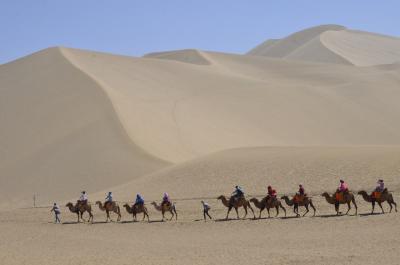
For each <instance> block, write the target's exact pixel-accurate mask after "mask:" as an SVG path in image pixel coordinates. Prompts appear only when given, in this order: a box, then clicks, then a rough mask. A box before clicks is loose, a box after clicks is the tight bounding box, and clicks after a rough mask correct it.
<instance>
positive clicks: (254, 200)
mask: <svg viewBox="0 0 400 265" xmlns="http://www.w3.org/2000/svg"><path fill="white" fill-rule="evenodd" d="M250 202H252V203H257V202H258V199H257V198H251V199H250Z"/></svg>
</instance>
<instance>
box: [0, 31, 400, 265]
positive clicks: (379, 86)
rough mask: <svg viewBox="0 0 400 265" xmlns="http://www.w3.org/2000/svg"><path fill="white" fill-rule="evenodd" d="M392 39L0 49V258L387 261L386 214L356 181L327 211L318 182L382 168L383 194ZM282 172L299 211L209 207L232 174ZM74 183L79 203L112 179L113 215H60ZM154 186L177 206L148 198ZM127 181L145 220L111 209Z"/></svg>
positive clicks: (267, 181)
mask: <svg viewBox="0 0 400 265" xmlns="http://www.w3.org/2000/svg"><path fill="white" fill-rule="evenodd" d="M399 47H400V39H399V38H396V37H391V36H384V35H380V34H375V33H369V32H364V31H359V30H352V29H347V28H345V27H342V26H338V25H322V26H318V27H314V28H310V29H305V30H303V31H300V32H297V33H294V34H292V35H290V36H287V37H284V38H282V39H274V40H267V41H265V42H264V43H261V44H260V45H258V46H256V47H255V48H254V49H251V50H250V51H249V52H248V53H246V54H243V55H240V54H228V53H221V52H212V51H201V50H196V49H187V50H178V51H166V52H155V53H150V54H147V55H145V56H143V57H128V56H121V55H113V54H107V53H100V52H95V51H86V50H80V49H73V48H66V47H52V48H48V49H44V50H42V51H39V52H37V53H34V54H32V55H29V56H26V57H23V58H20V59H18V60H16V61H13V62H10V63H6V64H3V65H0V183H1V185H0V191H1V194H2V195H3V196H2V200H1V202H0V206H1V208H0V233H1V237H0V260H1V261H2V264H12V265H13V264H61V265H63V264H136V263H137V264H160V263H163V264H188V263H189V264H232V263H239V264H301V263H304V264H337V263H338V262H340V263H342V264H343V263H344V264H377V263H385V264H398V260H399V258H400V256H399V254H398V250H399V249H400V239H399V235H400V232H399V231H400V229H399V228H400V225H399V218H400V217H399V214H398V213H395V212H392V213H390V214H388V213H387V214H384V215H383V214H376V215H371V214H370V211H371V205H370V204H369V203H367V202H365V201H364V200H363V199H362V197H361V196H358V195H357V196H356V201H357V204H358V206H359V209H358V215H357V216H355V215H354V213H355V212H354V208H353V209H351V211H350V215H349V216H335V211H334V207H333V206H332V205H330V204H328V203H327V202H326V201H325V199H323V198H322V197H321V196H320V195H321V193H322V192H324V191H328V192H330V193H333V192H334V190H335V188H336V187H337V185H338V180H339V179H340V178H344V179H345V180H346V181H347V182H348V183H349V185H350V188H351V190H353V191H354V192H357V191H359V190H361V189H365V190H367V191H371V190H372V189H373V188H374V186H375V183H376V181H377V179H380V178H383V179H384V180H385V183H386V185H387V186H388V188H389V190H390V191H391V192H392V193H393V195H394V199H395V201H397V202H399V201H400V178H399V175H400V123H399V122H398V121H399V120H400V104H399V103H398V102H399V98H400V63H399V62H400V48H399ZM300 183H302V184H304V185H305V187H306V190H307V192H308V194H310V195H311V196H312V197H313V200H314V202H315V204H316V207H317V216H316V217H311V214H309V215H308V217H304V218H294V214H293V210H292V209H291V208H290V207H288V206H287V205H286V204H284V206H285V207H286V209H287V216H288V218H283V215H282V212H281V215H280V216H278V217H276V218H275V217H274V218H271V219H267V218H266V213H264V215H263V218H262V219H261V220H252V219H251V218H252V217H253V215H252V213H251V212H249V214H248V216H247V219H245V220H235V217H236V216H235V215H236V214H235V213H234V211H233V212H232V213H231V215H230V217H231V219H230V220H228V221H224V220H223V219H224V217H225V215H226V208H225V207H224V206H223V205H222V204H221V202H220V201H217V200H216V198H217V197H218V196H219V195H221V194H223V195H226V196H228V195H229V194H230V193H231V192H232V191H233V187H234V186H235V185H240V186H242V187H243V188H244V190H245V192H246V194H247V196H248V197H257V198H261V197H262V196H263V195H264V194H265V193H266V186H267V185H273V186H274V187H275V188H276V189H277V190H278V193H279V195H280V196H281V195H284V194H289V195H293V194H294V192H295V191H296V189H297V186H298V184H300ZM81 190H86V191H87V192H88V193H89V200H90V201H91V202H92V203H94V201H96V200H103V199H104V197H105V194H106V193H107V192H108V191H113V193H114V197H115V199H116V201H117V202H118V203H119V205H120V206H121V210H122V216H123V219H122V222H120V223H116V222H113V223H105V222H104V221H105V213H104V212H101V211H100V210H99V209H98V208H97V206H95V205H93V209H94V223H93V224H77V223H76V216H75V215H74V214H72V213H70V212H69V211H68V210H67V209H66V208H65V207H64V205H65V204H66V202H68V201H73V202H74V201H76V199H77V198H78V196H79V193H80V191H81ZM165 191H168V192H169V193H170V195H171V197H172V200H173V201H174V202H175V203H176V207H177V209H178V220H177V221H168V222H160V219H161V214H160V213H159V212H158V211H156V210H155V209H154V208H153V207H152V206H151V205H150V202H151V201H153V200H154V201H160V199H161V196H162V194H163V192H165ZM136 193H141V194H142V195H143V196H144V197H145V199H146V205H147V207H148V209H149V214H150V219H151V222H150V223H147V222H137V223H133V222H132V216H129V215H128V214H127V213H126V211H125V209H123V208H122V204H124V203H132V201H133V200H134V198H135V195H136ZM33 196H35V199H36V206H38V207H36V208H32V204H33V201H32V199H33ZM201 199H203V200H206V201H207V202H209V203H210V205H211V207H212V210H211V214H212V216H213V217H214V220H213V221H207V222H206V223H205V222H204V221H203V220H202V209H201V204H200V200H201ZM54 201H56V202H58V203H59V204H60V205H61V206H62V215H61V218H62V224H61V225H58V224H57V225H56V224H53V223H52V221H53V216H52V215H51V213H50V212H49V211H50V208H49V207H50V206H51V204H52V203H53V202H54ZM253 208H254V207H253ZM384 208H385V211H386V212H387V211H388V205H387V204H386V203H384ZM254 209H255V212H256V215H257V216H258V209H256V208H254ZM341 209H342V210H345V209H346V207H345V206H341ZM302 211H303V212H304V209H302ZM376 212H377V213H380V209H379V207H377V208H376ZM272 214H273V215H274V214H275V211H274V210H272ZM240 215H241V216H243V210H240ZM86 217H87V216H86ZM113 218H114V219H116V217H115V216H113ZM140 218H141V216H140Z"/></svg>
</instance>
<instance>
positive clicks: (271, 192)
mask: <svg viewBox="0 0 400 265" xmlns="http://www.w3.org/2000/svg"><path fill="white" fill-rule="evenodd" d="M267 191H268V195H267V200H275V199H276V196H277V193H276V190H274V189H273V188H272V187H271V186H268V188H267Z"/></svg>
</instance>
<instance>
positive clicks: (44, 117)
mask: <svg viewBox="0 0 400 265" xmlns="http://www.w3.org/2000/svg"><path fill="white" fill-rule="evenodd" d="M0 80H1V81H0V82H1V86H0V113H1V116H0V121H1V122H0V124H1V130H0V139H1V144H0V145H1V149H0V180H1V183H3V184H2V185H1V193H2V194H3V195H4V197H5V198H7V201H6V200H3V203H8V202H9V201H11V202H12V204H13V205H14V207H15V206H21V205H31V204H32V196H33V194H34V193H36V194H37V195H38V198H37V199H38V203H39V204H41V203H46V204H47V203H49V201H52V200H56V199H57V200H59V199H62V198H69V197H71V195H72V194H74V193H76V196H78V195H79V194H78V193H79V191H80V190H81V189H86V190H88V191H93V190H97V189H102V188H106V187H109V186H110V185H115V184H116V183H123V182H125V181H128V180H131V179H132V178H134V177H135V176H139V175H142V174H145V173H148V172H150V171H153V170H155V169H157V168H160V167H162V166H164V165H166V163H165V162H162V161H160V160H158V159H156V158H154V157H151V156H150V155H148V154H146V153H145V152H144V151H143V150H141V149H140V148H138V147H137V146H135V145H134V144H133V143H132V141H131V140H130V138H129V137H128V136H127V134H126V133H125V131H124V129H123V127H122V126H121V124H120V122H119V120H118V118H117V116H116V115H115V111H114V110H113V107H112V105H111V102H110V100H109V99H108V97H107V96H106V94H105V93H104V91H103V90H102V89H101V88H100V87H99V85H98V84H97V83H96V82H94V80H92V79H91V78H89V77H88V76H87V75H85V74H84V73H82V72H81V71H79V70H78V69H76V68H75V67H74V66H73V65H72V64H71V63H69V62H68V60H67V59H65V58H64V57H63V55H62V53H61V52H60V50H59V49H57V48H53V49H48V50H45V51H42V52H39V53H36V54H34V55H31V56H29V57H26V58H23V59H21V60H18V61H15V62H13V63H10V64H7V65H2V66H1V67H0Z"/></svg>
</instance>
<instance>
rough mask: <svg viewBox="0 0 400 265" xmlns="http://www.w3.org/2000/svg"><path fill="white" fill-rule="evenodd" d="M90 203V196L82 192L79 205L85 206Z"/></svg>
mask: <svg viewBox="0 0 400 265" xmlns="http://www.w3.org/2000/svg"><path fill="white" fill-rule="evenodd" d="M87 202H88V196H87V193H86V191H82V193H81V196H80V197H79V200H78V205H85V204H87Z"/></svg>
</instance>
